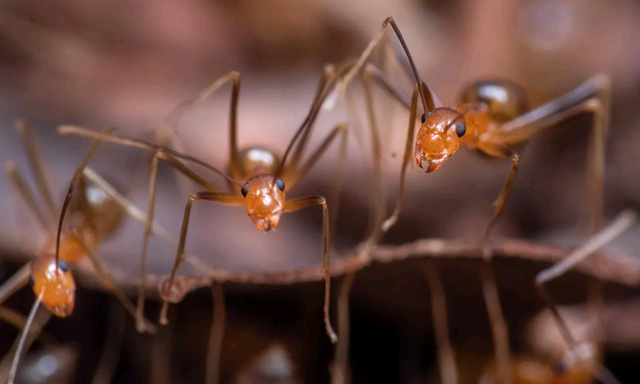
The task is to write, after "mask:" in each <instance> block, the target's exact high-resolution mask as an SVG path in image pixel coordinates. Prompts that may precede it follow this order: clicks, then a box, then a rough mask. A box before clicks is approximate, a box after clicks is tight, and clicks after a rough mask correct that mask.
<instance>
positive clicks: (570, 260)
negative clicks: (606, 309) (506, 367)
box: [480, 210, 637, 384]
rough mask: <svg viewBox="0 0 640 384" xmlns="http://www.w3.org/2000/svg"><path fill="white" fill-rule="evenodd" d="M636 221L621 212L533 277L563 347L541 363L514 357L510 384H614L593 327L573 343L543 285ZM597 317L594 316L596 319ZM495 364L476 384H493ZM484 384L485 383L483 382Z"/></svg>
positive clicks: (564, 322)
mask: <svg viewBox="0 0 640 384" xmlns="http://www.w3.org/2000/svg"><path fill="white" fill-rule="evenodd" d="M636 221H637V215H636V213H635V212H634V211H632V210H626V211H623V212H621V213H620V214H619V215H618V216H617V217H616V218H615V219H614V220H613V222H611V223H610V224H609V225H608V226H607V227H606V228H604V229H603V230H601V231H600V232H598V233H597V234H595V235H594V236H593V237H591V238H590V239H589V240H588V241H587V242H586V243H584V244H583V245H582V246H581V247H579V248H578V249H576V250H574V251H573V252H571V253H570V254H569V255H568V256H567V257H565V258H564V259H563V260H561V261H559V262H558V263H556V264H555V265H553V266H551V267H550V268H547V269H545V270H543V271H541V272H540V273H538V275H537V276H536V280H535V283H536V287H537V288H538V289H539V290H540V291H541V294H542V296H543V298H545V300H546V304H547V306H548V308H549V309H550V310H551V314H552V318H553V320H554V322H555V323H556V324H557V326H558V328H559V330H560V334H561V336H562V338H563V339H564V340H565V342H566V344H567V345H566V346H565V347H564V348H562V349H561V350H552V351H547V352H549V353H551V356H548V357H550V361H549V360H547V361H545V360H541V359H540V358H538V357H533V356H518V357H516V358H515V359H513V360H512V361H511V362H510V363H511V365H510V367H511V371H510V374H511V378H512V382H513V383H514V384H521V383H533V384H547V383H567V384H587V383H589V382H591V380H592V379H593V378H597V379H599V380H600V381H602V382H604V383H618V380H617V379H616V378H615V377H614V376H613V374H612V373H611V372H610V371H609V370H608V369H606V368H605V367H604V366H603V365H602V358H603V356H602V355H603V351H602V347H601V346H600V345H599V344H600V337H599V335H598V330H597V329H595V328H597V325H596V324H591V326H592V327H593V328H590V329H589V331H587V332H585V337H586V338H587V339H586V340H579V341H578V340H576V338H575V337H574V336H573V335H572V333H571V331H570V330H569V326H568V325H567V321H566V320H565V319H563V317H562V316H561V315H560V311H559V309H558V308H557V306H556V304H555V303H554V302H553V300H551V296H550V295H549V292H548V291H547V290H546V288H545V287H544V284H545V283H547V282H549V281H550V280H553V279H555V278H558V277H560V276H561V275H563V274H564V273H566V272H567V271H569V270H570V269H571V268H572V267H573V266H575V265H576V264H578V263H579V262H581V261H582V260H584V259H585V258H587V257H588V256H589V255H591V254H593V253H594V252H596V251H597V250H598V249H600V248H602V247H603V246H605V245H606V244H607V243H609V242H611V241H612V240H614V239H615V238H616V237H618V236H620V235H621V234H622V233H623V232H625V231H626V230H628V229H629V228H631V227H632V226H633V225H634V224H635V223H636ZM596 317H598V316H596ZM493 377H495V364H494V363H493V362H491V363H489V364H488V365H487V367H486V368H485V371H484V374H483V377H482V378H481V379H480V382H482V383H485V382H495V380H494V379H493ZM485 380H488V381H485Z"/></svg>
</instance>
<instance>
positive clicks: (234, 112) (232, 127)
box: [165, 71, 241, 177]
mask: <svg viewBox="0 0 640 384" xmlns="http://www.w3.org/2000/svg"><path fill="white" fill-rule="evenodd" d="M228 81H233V88H232V91H231V106H230V110H229V131H230V135H229V149H230V153H231V161H230V168H231V174H232V177H236V173H238V174H239V172H240V169H241V168H240V163H239V156H238V143H237V121H238V97H239V95H240V73H238V72H236V71H231V72H229V73H226V74H224V75H222V76H220V77H219V78H217V79H216V80H215V81H214V82H213V83H212V84H211V85H209V86H208V87H207V88H205V89H203V90H202V91H200V94H199V95H198V98H196V99H195V100H185V101H183V102H182V103H180V104H179V105H178V106H177V107H175V108H174V109H173V110H172V111H171V113H169V116H167V118H166V119H165V125H167V126H169V127H170V129H171V130H172V131H174V132H175V130H176V128H177V125H178V120H180V118H181V117H182V115H183V114H184V113H185V112H186V111H188V110H190V109H192V108H194V107H196V106H198V105H200V104H202V103H203V102H204V101H205V100H206V99H208V98H209V97H210V96H211V95H213V94H214V93H215V92H216V91H217V90H218V89H219V88H220V87H222V86H223V85H224V84H225V83H226V82H228ZM178 151H179V152H182V151H181V150H180V149H178Z"/></svg>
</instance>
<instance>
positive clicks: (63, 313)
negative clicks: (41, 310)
mask: <svg viewBox="0 0 640 384" xmlns="http://www.w3.org/2000/svg"><path fill="white" fill-rule="evenodd" d="M45 306H46V307H47V309H48V310H49V311H51V313H53V314H54V315H55V316H57V317H60V318H65V317H69V316H71V314H72V313H73V308H74V303H73V301H70V302H68V303H66V304H65V305H59V306H55V307H54V306H47V305H45Z"/></svg>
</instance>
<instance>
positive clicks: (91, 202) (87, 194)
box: [69, 176, 125, 236]
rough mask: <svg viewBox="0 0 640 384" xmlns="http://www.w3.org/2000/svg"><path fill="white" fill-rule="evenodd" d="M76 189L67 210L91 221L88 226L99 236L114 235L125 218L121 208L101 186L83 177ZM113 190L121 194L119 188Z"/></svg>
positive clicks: (111, 183) (112, 184)
mask: <svg viewBox="0 0 640 384" xmlns="http://www.w3.org/2000/svg"><path fill="white" fill-rule="evenodd" d="M108 182H109V184H110V185H111V186H115V185H116V184H114V183H113V182H112V181H111V180H108ZM77 188H78V192H77V193H75V195H74V198H73V199H72V200H71V203H70V205H69V210H70V211H71V212H72V213H79V214H82V216H83V217H85V218H87V219H89V220H91V221H90V222H89V223H88V224H89V225H91V227H93V228H94V229H95V231H96V232H97V233H98V234H99V235H100V236H106V235H110V234H112V233H114V232H115V230H116V229H117V228H118V227H119V226H120V224H121V223H122V220H123V218H124V216H125V211H124V209H123V208H122V206H121V205H120V204H118V203H117V202H116V200H115V199H114V198H112V197H111V195H109V194H107V192H106V191H105V190H104V189H103V188H102V187H101V186H99V185H98V184H96V183H94V182H93V181H91V180H89V179H87V178H86V177H84V176H83V177H81V178H80V179H79V181H78V186H77ZM114 188H115V189H116V190H117V191H118V192H120V193H122V192H123V191H122V190H121V188H117V187H114Z"/></svg>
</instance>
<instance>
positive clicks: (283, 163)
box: [275, 66, 337, 176]
mask: <svg viewBox="0 0 640 384" xmlns="http://www.w3.org/2000/svg"><path fill="white" fill-rule="evenodd" d="M324 70H325V72H324V75H323V77H326V80H321V82H326V83H325V85H324V88H323V89H322V92H319V93H320V96H319V97H317V98H316V100H315V101H314V103H313V105H312V106H311V109H310V110H309V112H308V113H307V116H306V117H305V118H304V120H303V121H302V124H300V127H298V129H297V130H296V133H295V134H294V135H293V138H292V139H291V141H290V142H289V145H288V146H287V149H286V150H285V152H284V155H283V156H282V159H281V160H280V166H279V167H278V168H277V169H276V171H275V175H276V176H281V175H282V174H283V173H285V171H287V170H293V169H295V165H294V166H291V165H290V164H289V163H287V159H288V156H289V155H291V151H292V150H293V147H294V146H295V145H296V142H297V141H298V139H300V136H301V135H305V136H307V137H308V134H307V131H308V130H310V129H311V128H312V127H313V124H314V123H315V121H316V119H317V118H318V113H320V110H321V109H322V106H323V105H324V103H325V101H326V100H327V98H329V96H330V95H331V92H329V90H332V89H335V82H336V80H337V77H336V76H335V75H334V68H333V66H326V67H325V69H324ZM306 141H307V139H306V138H305V139H304V140H301V143H300V145H306ZM300 151H302V150H300Z"/></svg>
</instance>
